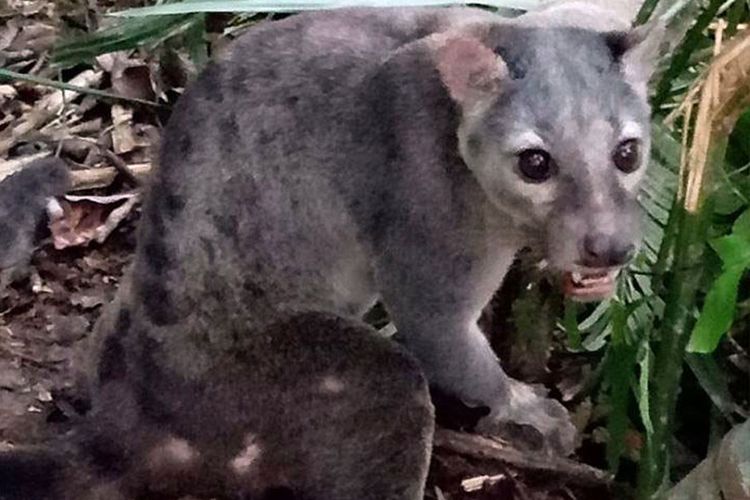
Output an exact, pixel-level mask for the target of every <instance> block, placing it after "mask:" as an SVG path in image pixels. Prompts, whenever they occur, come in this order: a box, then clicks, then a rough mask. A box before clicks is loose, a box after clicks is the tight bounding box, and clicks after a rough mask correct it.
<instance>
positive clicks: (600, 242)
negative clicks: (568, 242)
mask: <svg viewBox="0 0 750 500" xmlns="http://www.w3.org/2000/svg"><path fill="white" fill-rule="evenodd" d="M582 253H583V256H582V257H583V264H584V265H585V266H588V267H609V266H621V265H623V264H625V263H626V262H627V261H629V260H630V259H631V258H632V257H633V254H634V253H635V245H634V244H633V243H630V242H626V241H622V240H620V239H619V238H617V237H616V236H613V235H607V234H603V233H593V234H587V235H586V237H585V238H584V239H583V252H582Z"/></svg>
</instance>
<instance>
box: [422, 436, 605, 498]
mask: <svg viewBox="0 0 750 500" xmlns="http://www.w3.org/2000/svg"><path fill="white" fill-rule="evenodd" d="M434 447H435V448H437V449H444V450H447V451H452V452H455V453H458V454H459V455H464V456H468V457H471V458H477V459H482V460H491V461H497V462H502V463H504V464H508V465H511V466H514V467H517V468H519V469H530V470H535V471H541V472H546V473H549V474H553V475H557V476H565V478H566V479H567V480H568V481H570V482H572V483H575V484H580V485H589V486H592V485H594V486H602V485H607V484H609V483H611V482H612V479H613V478H612V475H611V474H610V473H608V472H606V471H603V470H600V469H597V468H595V467H591V466H590V465H585V464H582V463H579V462H576V461H574V460H571V459H569V458H563V457H555V456H549V455H545V454H542V453H539V452H531V451H520V450H517V449H515V448H512V447H510V446H508V445H505V444H503V443H500V442H498V441H496V440H493V439H490V438H486V437H483V436H478V435H475V434H467V433H465V432H456V431H451V430H448V429H436V430H435V440H434Z"/></svg>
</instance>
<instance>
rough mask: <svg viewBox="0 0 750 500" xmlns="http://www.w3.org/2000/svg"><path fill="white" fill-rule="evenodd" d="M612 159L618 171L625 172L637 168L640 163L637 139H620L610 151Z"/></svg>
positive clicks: (639, 147)
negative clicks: (611, 151)
mask: <svg viewBox="0 0 750 500" xmlns="http://www.w3.org/2000/svg"><path fill="white" fill-rule="evenodd" d="M612 161H614V162H615V166H616V167H617V168H618V169H620V171H622V172H625V173H626V174H629V173H631V172H635V171H636V170H638V166H639V165H640V164H641V146H640V144H639V143H638V139H628V140H627V141H622V142H621V143H620V144H619V145H618V146H617V147H616V148H615V151H614V153H612Z"/></svg>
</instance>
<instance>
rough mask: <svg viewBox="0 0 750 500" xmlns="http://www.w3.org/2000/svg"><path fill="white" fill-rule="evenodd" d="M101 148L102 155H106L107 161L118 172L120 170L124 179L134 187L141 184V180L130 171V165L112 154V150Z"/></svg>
mask: <svg viewBox="0 0 750 500" xmlns="http://www.w3.org/2000/svg"><path fill="white" fill-rule="evenodd" d="M101 150H102V151H103V152H104V156H106V157H107V158H108V159H109V161H111V162H112V165H113V166H114V167H115V168H116V169H117V171H118V172H120V173H121V174H122V175H123V177H125V179H127V181H128V182H129V183H130V184H131V185H132V186H134V187H138V186H140V185H141V181H140V180H139V179H138V178H137V177H136V176H135V174H134V173H133V172H131V171H130V167H129V166H128V164H127V163H125V162H124V161H123V160H122V158H120V157H119V156H117V155H116V154H114V153H113V152H112V151H110V150H109V149H106V148H101Z"/></svg>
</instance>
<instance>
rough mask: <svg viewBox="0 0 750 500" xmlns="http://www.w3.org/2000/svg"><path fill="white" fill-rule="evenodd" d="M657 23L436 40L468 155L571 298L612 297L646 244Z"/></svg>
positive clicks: (529, 28) (485, 32) (530, 28)
mask: <svg viewBox="0 0 750 500" xmlns="http://www.w3.org/2000/svg"><path fill="white" fill-rule="evenodd" d="M655 26H656V25H655ZM655 26H644V27H639V28H634V29H630V28H627V27H626V28H625V29H623V30H615V31H594V30H589V29H581V28H578V27H571V26H551V27H550V26H546V27H545V26H539V25H534V24H532V23H530V24H528V25H523V24H515V23H508V24H498V25H490V26H481V27H475V28H474V29H473V31H472V30H468V31H464V32H462V33H444V34H440V35H436V36H435V37H434V38H433V40H432V42H431V43H432V44H433V50H434V57H435V63H436V66H437V69H438V71H439V73H440V78H441V80H442V82H443V84H444V86H445V87H446V89H447V90H448V92H449V94H450V96H451V97H452V99H453V100H454V101H455V102H456V104H457V108H458V109H459V110H460V114H461V116H460V126H459V129H458V132H457V135H458V143H459V151H460V154H461V157H462V158H463V160H464V162H465V163H466V165H467V166H468V167H469V169H470V170H471V171H472V172H473V174H474V175H475V176H476V178H477V180H478V182H479V184H480V185H481V186H482V188H483V190H484V192H485V193H486V195H487V196H488V198H489V199H490V200H491V202H492V203H493V204H494V205H495V206H496V207H497V208H498V209H499V210H500V211H501V212H503V214H504V215H505V216H508V217H510V218H511V219H512V220H513V221H514V222H515V223H516V224H517V225H518V226H519V227H521V228H523V229H524V231H525V232H526V233H527V234H528V235H529V236H531V237H532V238H533V239H534V240H535V241H538V242H539V243H540V246H541V248H542V249H543V250H544V251H545V254H546V259H547V261H548V262H549V263H550V265H551V267H552V268H553V269H554V270H556V271H558V272H560V273H561V274H562V275H563V278H564V283H565V291H566V293H567V294H568V295H569V296H571V297H572V298H574V299H578V300H599V299H602V298H604V297H606V296H609V295H610V294H611V293H612V292H613V291H614V284H615V277H616V276H617V273H618V272H619V270H620V268H621V267H622V266H623V265H624V264H626V263H627V262H628V261H629V260H630V258H631V257H632V256H633V254H634V253H635V251H636V249H637V247H638V245H639V241H640V235H639V219H640V212H639V209H638V205H637V202H636V195H637V192H638V189H639V184H640V182H641V180H642V179H643V177H644V171H645V167H646V163H647V159H648V156H649V147H650V141H649V115H650V108H649V105H648V100H647V90H646V89H647V84H648V80H649V78H650V75H651V72H652V67H653V65H654V60H655V59H656V52H657V48H658V45H659V41H660V38H661V29H660V27H659V26H656V27H655Z"/></svg>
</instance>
